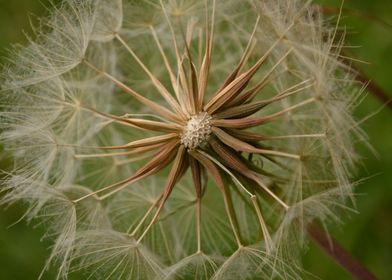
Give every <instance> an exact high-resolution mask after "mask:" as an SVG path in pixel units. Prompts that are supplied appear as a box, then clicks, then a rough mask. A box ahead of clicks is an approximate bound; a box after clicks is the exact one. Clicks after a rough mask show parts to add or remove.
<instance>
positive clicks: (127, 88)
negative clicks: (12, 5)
mask: <svg viewBox="0 0 392 280" xmlns="http://www.w3.org/2000/svg"><path fill="white" fill-rule="evenodd" d="M122 2H124V3H122ZM50 9H51V11H52V13H51V15H50V16H49V17H48V18H45V19H43V20H42V21H41V22H40V25H39V27H38V28H36V30H35V33H36V36H35V38H34V39H31V40H30V43H29V45H28V46H27V47H16V50H15V53H14V54H12V56H11V60H10V63H9V65H7V67H6V68H5V69H4V70H3V77H4V81H3V85H2V92H1V97H2V98H1V99H2V103H1V104H2V105H1V108H2V110H1V119H2V121H1V123H2V134H1V141H2V143H4V145H5V147H6V149H7V150H8V151H10V152H11V153H12V156H13V158H14V163H15V164H14V168H13V170H11V171H10V172H9V173H8V174H7V176H6V179H5V180H4V182H3V192H4V193H5V196H4V199H3V203H12V202H15V201H24V202H26V203H27V204H28V211H27V212H26V217H27V218H28V219H29V220H32V219H35V218H38V219H39V220H40V221H42V222H43V223H45V225H46V226H47V228H48V237H50V238H52V239H53V240H54V243H53V247H52V254H51V256H50V257H49V260H48V264H47V267H46V268H48V267H49V266H50V264H51V263H55V264H56V265H57V267H58V269H59V270H58V278H59V279H60V278H67V276H68V275H69V274H70V273H72V272H74V271H79V270H81V271H83V272H84V273H86V275H89V276H90V277H91V278H93V279H267V278H279V279H286V278H287V279H298V277H300V276H299V275H300V274H301V273H303V272H302V269H301V268H300V267H301V266H300V261H299V253H300V248H301V247H302V246H303V245H304V244H305V243H304V234H305V232H306V227H307V225H308V224H309V223H310V222H312V221H313V220H314V219H318V220H320V221H321V222H322V223H323V224H325V225H326V224H327V223H328V222H330V221H336V220H339V217H338V216H337V215H336V214H335V210H337V209H339V208H343V209H345V208H347V206H345V200H346V199H347V198H352V185H351V184H350V178H351V173H352V172H353V171H354V167H355V163H356V159H357V157H356V154H355V151H354V149H353V146H354V143H355V142H357V141H362V140H364V139H365V137H364V135H363V133H362V132H361V130H360V128H359V127H358V125H357V123H356V122H355V121H354V120H353V118H352V110H353V109H354V108H355V106H356V104H357V103H358V102H359V101H360V96H361V95H360V93H361V90H360V89H358V88H357V87H355V86H354V83H353V81H352V77H351V75H350V69H348V67H347V66H346V65H344V64H342V63H341V62H339V57H340V50H341V48H342V47H343V39H344V38H343V36H340V37H338V36H337V34H338V33H337V29H336V28H335V27H328V24H326V22H325V21H324V19H323V17H322V14H321V13H320V12H319V10H318V8H317V6H314V5H312V4H311V2H305V1H301V0H294V1H288V0H278V1H277V0H266V1H257V0H247V1H234V0H233V1H231V0H230V1H228V0H225V1H223V0H206V1H199V0H168V1H163V0H144V1H132V0H129V1H121V0H112V1H105V0H102V1H98V0H86V1H80V0H64V1H63V3H62V4H61V5H59V6H53V7H51V8H50Z"/></svg>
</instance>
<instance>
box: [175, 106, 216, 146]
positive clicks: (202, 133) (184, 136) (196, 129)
mask: <svg viewBox="0 0 392 280" xmlns="http://www.w3.org/2000/svg"><path fill="white" fill-rule="evenodd" d="M210 120H211V116H210V115H208V114H207V113H206V112H203V113H200V114H198V115H194V116H191V117H190V119H189V120H188V122H187V124H186V126H185V127H184V130H183V131H182V133H181V144H183V145H184V146H185V147H186V148H188V149H196V148H197V147H199V146H200V145H201V144H202V143H203V142H205V141H207V140H208V138H209V137H210V134H211V125H210Z"/></svg>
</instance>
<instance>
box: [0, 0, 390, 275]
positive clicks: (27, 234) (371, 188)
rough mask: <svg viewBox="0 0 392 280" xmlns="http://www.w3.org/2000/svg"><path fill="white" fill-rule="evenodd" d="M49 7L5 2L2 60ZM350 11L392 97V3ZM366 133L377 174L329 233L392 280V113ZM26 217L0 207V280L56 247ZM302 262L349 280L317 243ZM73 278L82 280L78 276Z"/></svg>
mask: <svg viewBox="0 0 392 280" xmlns="http://www.w3.org/2000/svg"><path fill="white" fill-rule="evenodd" d="M108 1H109V0H108ZM238 1H241V0H238ZM317 2H319V3H321V4H323V5H325V6H328V7H337V8H338V7H339V6H340V4H341V0H337V1H334V0H318V1H317ZM48 3H49V1H48V0H41V1H38V0H12V1H10V0H0V63H4V61H5V60H4V58H5V57H6V48H9V47H10V46H11V44H13V43H25V42H26V39H25V36H24V32H25V33H27V34H31V27H30V23H29V17H30V16H31V14H33V15H44V14H45V13H46V11H45V8H44V5H47V4H48ZM344 7H345V8H346V10H345V11H344V13H343V18H342V25H343V26H346V27H347V32H348V34H347V42H349V44H350V45H355V46H360V48H355V49H351V50H350V52H351V54H352V55H354V57H356V58H358V59H360V60H364V61H367V62H369V63H370V64H369V65H365V64H358V66H359V68H361V69H362V70H363V72H364V73H366V75H367V76H368V77H369V79H371V80H372V81H373V82H375V83H377V84H378V85H379V86H380V87H381V88H382V89H383V90H384V91H385V92H386V93H387V94H388V95H389V96H390V97H392V1H391V0H372V1H371V0H346V1H345V3H344ZM380 20H382V21H383V22H381V21H380ZM381 106H382V103H381V102H380V101H379V100H378V99H377V98H375V97H374V96H373V95H372V94H370V93H369V95H368V96H367V98H366V99H365V100H364V102H363V103H362V104H361V106H360V108H359V109H358V110H357V112H356V114H357V116H358V118H363V117H365V116H367V115H369V114H372V113H373V112H375V111H377V110H379V109H380V108H381ZM363 128H364V129H365V131H366V132H367V133H368V135H369V138H370V143H371V144H372V146H373V147H374V148H375V150H376V151H377V152H378V155H374V154H373V153H372V152H371V151H369V150H368V149H366V148H364V147H358V148H359V149H360V152H361V155H363V165H364V167H363V168H362V169H361V171H360V172H359V174H358V175H357V178H358V179H360V178H363V177H370V176H372V177H371V178H369V179H368V180H366V181H365V182H364V183H363V184H361V185H360V186H358V188H357V194H358V198H357V199H358V200H357V210H358V212H359V214H350V215H349V216H348V215H345V216H344V221H345V223H344V224H341V225H337V226H335V227H334V228H332V230H331V233H332V236H333V237H334V238H335V239H336V240H338V241H339V242H340V243H341V244H342V245H343V246H344V247H345V248H346V249H347V250H349V251H350V252H351V253H352V254H353V255H354V256H355V257H356V258H357V259H358V260H359V261H360V262H361V263H362V264H364V265H365V266H366V267H368V268H369V270H371V271H372V272H373V273H374V274H375V275H376V276H377V278H379V279H385V280H387V279H392V109H391V108H388V107H385V108H384V109H383V110H382V111H381V112H379V113H378V114H376V115H375V116H374V117H372V118H371V119H369V120H368V121H367V122H365V123H364V125H363ZM0 153H1V150H0ZM0 159H2V156H0ZM2 164H3V166H4V164H5V161H4V160H3V163H2ZM0 167H1V166H0ZM373 175H375V176H373ZM22 214H23V206H22V205H16V206H12V207H10V208H8V209H4V208H2V209H0V280H30V279H32V280H33V279H37V278H38V275H39V274H40V271H41V269H42V267H43V266H44V264H45V260H46V258H47V256H48V254H49V249H48V247H49V246H50V243H48V242H46V241H44V240H43V241H42V240H41V237H42V234H43V232H44V229H43V228H42V227H39V226H38V227H36V226H34V225H26V223H25V222H21V223H18V224H16V225H14V226H12V227H10V228H8V226H9V225H11V224H13V223H14V222H15V221H17V220H18V219H19V218H20V217H21V216H22ZM303 260H304V264H305V268H306V269H307V270H308V271H309V272H310V273H312V274H314V275H316V276H318V277H320V278H321V279H343V280H344V279H351V278H350V276H348V275H347V274H346V273H345V272H344V270H342V269H341V268H340V267H339V266H337V265H336V264H335V263H334V262H333V261H332V260H331V259H330V258H328V257H327V256H326V255H325V254H324V253H323V252H322V251H321V250H320V249H319V248H318V247H316V246H315V245H313V244H312V243H310V246H309V250H308V251H307V252H306V253H304V258H303ZM73 278H74V279H82V278H81V277H80V276H76V275H75V276H74V277H73ZM44 279H55V278H54V273H53V272H52V273H51V272H49V273H47V274H46V275H45V277H44ZM309 279H314V278H312V277H310V276H309Z"/></svg>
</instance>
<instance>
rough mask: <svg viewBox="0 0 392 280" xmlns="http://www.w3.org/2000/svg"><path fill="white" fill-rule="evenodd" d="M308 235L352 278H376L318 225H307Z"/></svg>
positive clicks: (372, 279) (373, 279) (359, 279)
mask: <svg viewBox="0 0 392 280" xmlns="http://www.w3.org/2000/svg"><path fill="white" fill-rule="evenodd" d="M307 231H308V235H309V237H310V239H312V240H313V242H314V243H315V244H316V245H317V246H319V247H320V248H321V249H322V250H323V251H324V252H325V253H326V254H327V255H329V256H330V257H331V258H332V259H333V260H334V261H335V262H336V263H337V264H339V265H340V266H341V267H342V268H343V269H344V270H346V271H347V272H348V273H349V274H350V275H351V276H352V277H353V278H354V279H358V280H375V279H377V278H376V277H375V276H374V275H373V274H372V273H371V272H370V271H369V270H367V268H365V267H364V266H362V265H361V264H360V263H359V262H358V261H357V260H356V259H355V258H354V257H353V256H352V255H351V254H350V253H349V252H348V251H347V250H345V249H344V248H343V247H342V246H341V245H340V244H339V243H338V242H337V241H336V240H334V239H332V238H330V237H329V236H328V235H327V234H326V232H325V231H324V230H323V229H321V228H320V226H318V225H315V224H312V225H310V226H309V227H308V230H307Z"/></svg>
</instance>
